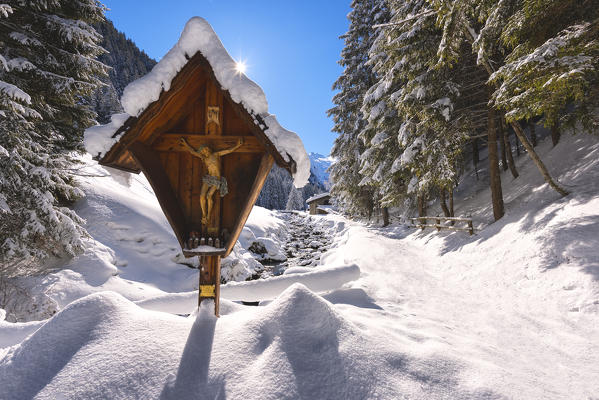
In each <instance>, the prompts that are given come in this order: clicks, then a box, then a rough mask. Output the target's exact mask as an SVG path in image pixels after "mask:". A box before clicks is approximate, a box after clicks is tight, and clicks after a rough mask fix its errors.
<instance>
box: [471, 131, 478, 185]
mask: <svg viewBox="0 0 599 400" xmlns="http://www.w3.org/2000/svg"><path fill="white" fill-rule="evenodd" d="M479 161H480V155H479V153H478V138H474V139H472V166H473V167H474V173H475V174H476V180H478V163H479Z"/></svg>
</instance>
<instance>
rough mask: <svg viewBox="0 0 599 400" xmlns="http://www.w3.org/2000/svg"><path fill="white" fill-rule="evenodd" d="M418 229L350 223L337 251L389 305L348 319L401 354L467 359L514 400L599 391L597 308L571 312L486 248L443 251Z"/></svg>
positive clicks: (487, 383) (478, 377)
mask: <svg viewBox="0 0 599 400" xmlns="http://www.w3.org/2000/svg"><path fill="white" fill-rule="evenodd" d="M410 233H412V232H399V233H396V235H397V236H398V237H400V239H393V238H389V237H386V236H383V235H380V234H376V233H375V232H373V231H371V230H368V229H365V228H364V227H362V226H359V225H355V226H352V227H350V228H349V232H347V233H346V235H345V236H344V238H343V239H342V243H339V245H340V246H341V247H340V249H339V250H338V251H337V252H335V253H333V254H331V257H336V258H339V257H341V258H342V260H343V262H346V263H356V264H358V265H359V266H360V268H361V271H362V278H361V279H360V280H358V281H357V282H354V283H353V284H352V287H354V288H360V289H363V290H364V291H365V292H366V293H367V294H368V295H369V296H371V297H372V298H373V299H374V300H375V303H376V304H377V305H378V306H379V307H381V308H382V310H372V309H369V310H363V311H360V312H358V313H356V312H355V310H351V309H346V310H345V316H346V317H347V318H348V319H350V320H352V321H353V322H356V323H358V324H359V325H360V327H362V328H365V329H368V330H370V331H372V332H373V333H374V334H375V335H376V336H378V337H380V338H381V339H382V338H385V340H389V341H391V342H395V344H396V345H397V347H398V348H401V349H402V351H406V350H408V351H409V352H410V353H412V354H414V355H418V354H422V353H424V354H428V355H430V354H436V355H437V356H441V355H442V356H443V357H448V358H449V359H452V360H459V363H460V364H462V365H463V368H462V370H461V372H460V377H461V379H462V380H463V381H464V382H469V383H470V384H475V385H477V386H478V384H480V385H482V386H483V387H488V388H493V389H500V390H499V392H500V393H502V394H507V395H508V396H510V397H514V398H564V399H566V398H586V397H585V396H588V395H589V394H590V393H596V392H597V390H599V384H598V382H597V377H598V376H599V343H597V341H596V338H597V337H599V318H597V315H596V314H581V313H572V312H567V311H565V312H564V309H563V307H562V308H560V304H559V301H558V299H552V298H551V297H549V296H547V293H546V292H545V293H544V292H543V291H540V290H538V287H537V290H535V292H534V295H533V294H531V293H527V292H526V290H523V288H522V284H523V282H512V283H511V282H510V280H509V278H510V277H509V276H500V274H502V273H503V271H498V272H496V273H494V272H493V271H492V269H493V268H494V267H495V265H494V263H493V262H490V261H491V260H489V259H488V255H487V256H485V254H484V252H481V253H480V254H477V253H473V254H463V253H458V254H451V253H450V254H445V255H443V256H441V255H440V254H439V249H436V250H435V244H434V243H428V245H427V246H426V247H424V246H423V245H422V243H421V241H418V240H414V238H415V237H417V236H418V234H412V235H410ZM325 260H327V261H331V260H330V257H328V258H327V257H325ZM510 261H511V260H509V258H508V260H507V261H506V262H508V263H509V262H510ZM480 268H485V269H491V271H487V273H486V274H481V273H480V271H476V269H480ZM481 275H482V277H481ZM525 280H526V279H525ZM582 366H584V367H582Z"/></svg>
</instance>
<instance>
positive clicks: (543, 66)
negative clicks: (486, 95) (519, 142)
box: [487, 0, 599, 131]
mask: <svg viewBox="0 0 599 400" xmlns="http://www.w3.org/2000/svg"><path fill="white" fill-rule="evenodd" d="M510 11H512V13H511V14H507V13H504V14H500V15H499V17H503V18H499V17H497V18H496V19H497V20H499V21H500V23H497V25H499V26H501V28H502V29H501V30H499V31H498V32H497V33H498V36H500V38H501V39H502V41H503V43H504V45H505V46H506V47H507V48H509V49H510V50H511V51H510V52H509V54H508V56H507V57H506V59H505V65H503V66H501V68H499V69H498V70H497V72H495V73H494V74H493V76H492V77H491V80H492V81H494V82H496V83H498V84H499V88H498V90H497V91H496V92H495V96H494V100H495V104H496V105H497V107H499V108H502V109H503V110H505V112H506V119H507V120H508V121H517V120H522V119H525V120H528V119H531V118H534V117H537V116H543V117H544V119H545V124H546V125H547V126H554V125H564V124H566V125H568V124H569V125H575V123H576V122H582V123H583V124H584V125H586V128H591V129H588V130H589V131H592V127H593V126H598V125H599V117H597V115H596V113H594V110H596V109H597V107H599V39H598V38H599V7H598V3H597V2H592V1H591V2H582V3H581V2H576V1H560V0H544V1H532V0H524V1H522V2H521V5H520V7H518V8H515V9H512V10H510ZM492 17H495V14H493V15H492ZM490 21H492V19H491V18H490ZM487 24H490V22H487ZM568 106H573V108H572V109H571V110H568V112H566V108H567V107H568Z"/></svg>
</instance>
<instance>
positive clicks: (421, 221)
mask: <svg viewBox="0 0 599 400" xmlns="http://www.w3.org/2000/svg"><path fill="white" fill-rule="evenodd" d="M428 220H432V221H434V223H431V224H429V223H427V221H428ZM410 221H411V222H412V225H409V226H410V227H412V228H420V229H423V230H424V228H436V229H437V231H440V230H441V229H447V230H450V231H462V232H468V233H469V234H470V235H474V227H473V225H472V218H460V217H439V216H437V217H414V218H410ZM442 221H443V222H450V223H451V225H444V224H441V222H442ZM455 222H464V223H465V224H466V227H457V226H454V223H455Z"/></svg>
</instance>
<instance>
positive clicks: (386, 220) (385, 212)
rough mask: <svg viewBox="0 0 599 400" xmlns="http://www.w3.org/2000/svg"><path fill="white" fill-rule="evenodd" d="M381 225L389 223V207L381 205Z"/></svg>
mask: <svg viewBox="0 0 599 400" xmlns="http://www.w3.org/2000/svg"><path fill="white" fill-rule="evenodd" d="M382 212H383V227H385V226H388V225H389V208H387V207H383V210H382Z"/></svg>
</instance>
